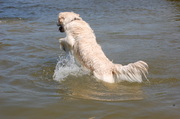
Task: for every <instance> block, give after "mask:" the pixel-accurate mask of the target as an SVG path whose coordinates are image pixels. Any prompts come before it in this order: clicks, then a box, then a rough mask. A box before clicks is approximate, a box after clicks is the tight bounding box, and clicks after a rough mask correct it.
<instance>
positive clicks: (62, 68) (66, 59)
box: [53, 53, 81, 81]
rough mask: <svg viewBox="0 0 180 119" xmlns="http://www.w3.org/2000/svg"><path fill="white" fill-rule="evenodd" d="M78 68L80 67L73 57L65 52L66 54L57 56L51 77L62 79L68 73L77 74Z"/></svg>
mask: <svg viewBox="0 0 180 119" xmlns="http://www.w3.org/2000/svg"><path fill="white" fill-rule="evenodd" d="M80 69H81V68H80V67H79V66H77V65H76V63H75V60H74V57H73V56H72V55H71V54H70V53H68V54H66V56H59V59H58V62H57V64H56V68H55V70H54V75H53V79H54V80H55V81H63V80H64V79H65V78H66V77H67V76H68V75H76V74H78V72H79V71H80Z"/></svg>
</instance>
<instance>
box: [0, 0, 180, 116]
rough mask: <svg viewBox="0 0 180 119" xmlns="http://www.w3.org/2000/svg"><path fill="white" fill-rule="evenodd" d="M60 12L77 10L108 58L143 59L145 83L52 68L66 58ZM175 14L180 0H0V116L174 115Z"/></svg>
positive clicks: (179, 45) (177, 102)
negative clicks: (58, 23) (146, 68)
mask: <svg viewBox="0 0 180 119" xmlns="http://www.w3.org/2000/svg"><path fill="white" fill-rule="evenodd" d="M61 11H74V12H76V13H79V14H80V15H81V17H82V18H83V19H84V20H85V21H87V22H88V23H89V24H90V25H91V27H92V29H93V30H94V31H95V33H96V37H97V41H98V43H99V44H100V45H101V46H102V48H103V51H104V52H105V54H106V55H107V57H108V58H109V59H111V60H113V62H115V63H121V64H127V63H130V62H135V61H137V60H144V61H146V62H147V63H148V64H149V67H150V69H149V75H148V79H149V81H150V82H146V81H145V82H144V83H141V84H139V83H128V82H123V83H119V84H107V83H103V82H98V81H96V80H95V79H94V78H93V77H92V76H91V75H90V74H88V73H83V72H82V71H80V70H79V69H78V68H77V67H76V66H69V67H65V69H63V68H62V67H60V69H59V70H57V67H56V66H58V65H59V63H61V61H64V60H66V57H65V54H64V52H63V51H62V50H60V49H59V43H58V39H59V38H62V37H65V34H62V33H59V31H58V27H57V26H56V21H57V15H58V13H59V12H61ZM179 13H180V2H179V0H91V1H90V0H68V1H67V0H61V1H60V0H59V1H58V0H50V1H45V0H31V1H30V0H0V118H1V119H16V118H17V119H21V118H22V119H24V118H26V119H32V118H33V119H35V118H38V119H40V118H43V119H46V118H47V119H49V118H52V119H55V118H56V119H57V118H58V119H59V118H62V119H72V118H73V119H81V118H82V119H126V118H127V119H132V118H133V119H136V118H137V119H139V118H144V119H152V118H153V119H169V118H172V119H177V118H178V117H180V114H179V110H180V95H179V91H180V88H179V87H180V80H179V79H180V74H179V71H180V52H179V51H180V39H179V38H180V34H179V31H180V14H179ZM56 71H57V72H59V73H57V72H56ZM55 74H56V77H55ZM53 76H54V78H53Z"/></svg>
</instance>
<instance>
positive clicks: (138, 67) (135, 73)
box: [114, 61, 148, 83]
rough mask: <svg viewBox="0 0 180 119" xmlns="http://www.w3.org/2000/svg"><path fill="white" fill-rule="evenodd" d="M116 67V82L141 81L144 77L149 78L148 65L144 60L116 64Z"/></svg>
mask: <svg viewBox="0 0 180 119" xmlns="http://www.w3.org/2000/svg"><path fill="white" fill-rule="evenodd" d="M115 67H116V71H114V76H115V77H114V78H115V79H116V82H121V81H129V82H139V83H140V82H142V81H143V78H145V79H147V77H146V75H147V74H148V65H147V63H145V62H144V61H137V62H135V63H130V64H128V65H124V66H122V65H121V64H115Z"/></svg>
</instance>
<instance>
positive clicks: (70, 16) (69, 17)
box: [57, 12, 81, 32]
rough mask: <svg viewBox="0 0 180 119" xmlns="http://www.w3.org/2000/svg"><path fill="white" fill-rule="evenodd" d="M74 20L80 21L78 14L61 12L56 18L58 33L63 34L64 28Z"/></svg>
mask: <svg viewBox="0 0 180 119" xmlns="http://www.w3.org/2000/svg"><path fill="white" fill-rule="evenodd" d="M74 20H81V17H80V16H79V14H76V13H74V12H61V13H59V16H58V22H57V26H59V31H60V32H65V29H64V26H65V25H66V24H68V23H70V22H72V21H74Z"/></svg>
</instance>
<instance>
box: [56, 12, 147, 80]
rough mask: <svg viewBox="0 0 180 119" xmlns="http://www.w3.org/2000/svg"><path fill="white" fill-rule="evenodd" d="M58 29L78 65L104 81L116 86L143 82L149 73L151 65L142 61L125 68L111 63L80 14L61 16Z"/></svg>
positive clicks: (61, 41)
mask: <svg viewBox="0 0 180 119" xmlns="http://www.w3.org/2000/svg"><path fill="white" fill-rule="evenodd" d="M58 26H60V29H61V32H65V33H66V37H65V38H62V39H60V44H61V46H62V47H63V49H64V50H65V51H67V52H71V53H72V55H74V57H75V59H76V61H77V62H78V64H80V65H81V66H82V67H85V68H87V69H89V70H90V71H91V72H92V73H93V75H94V76H95V77H96V78H97V79H99V80H102V81H105V82H108V83H115V82H120V81H129V82H142V81H143V77H145V78H146V74H147V73H148V65H147V64H146V63H145V62H144V61H138V62H135V63H130V64H128V65H125V66H122V65H121V64H114V63H113V62H112V61H110V60H109V59H108V58H107V57H106V55H105V54H104V52H103V51H102V48H101V46H100V45H99V44H98V43H97V42H96V37H95V35H94V32H93V30H92V29H91V28H90V26H89V24H88V23H86V22H85V21H84V20H83V19H82V18H81V17H80V16H79V14H76V13H73V12H62V13H59V16H58Z"/></svg>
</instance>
